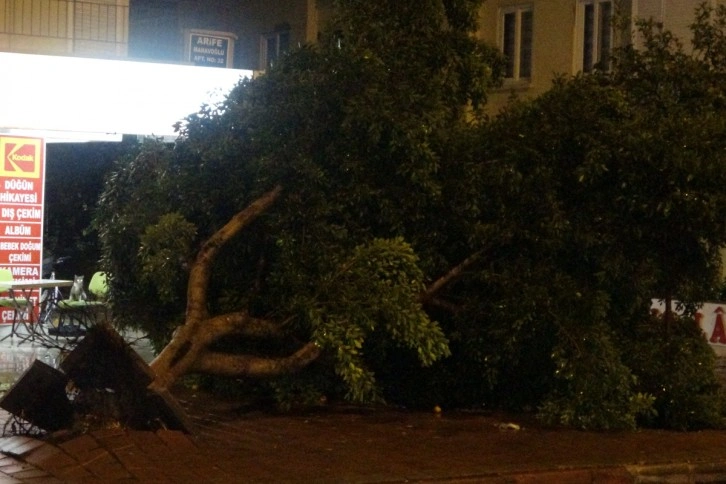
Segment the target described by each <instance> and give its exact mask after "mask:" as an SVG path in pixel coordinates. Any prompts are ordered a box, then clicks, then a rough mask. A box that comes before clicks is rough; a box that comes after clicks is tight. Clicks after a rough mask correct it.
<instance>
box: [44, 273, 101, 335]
mask: <svg viewBox="0 0 726 484" xmlns="http://www.w3.org/2000/svg"><path fill="white" fill-rule="evenodd" d="M88 292H89V294H90V297H89V298H87V299H83V300H79V301H71V300H69V299H63V300H61V301H58V307H57V310H58V327H57V328H51V329H50V330H49V332H50V333H51V334H53V335H55V336H80V335H82V334H83V333H85V329H84V328H85V327H88V326H89V325H91V324H93V323H95V322H96V321H97V320H98V313H99V311H103V314H104V319H106V313H105V310H106V296H107V294H108V279H107V276H106V273H105V272H96V273H94V274H93V276H92V277H91V280H90V281H89V283H88ZM74 322H75V323H77V324H74Z"/></svg>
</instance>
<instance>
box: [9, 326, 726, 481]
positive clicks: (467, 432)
mask: <svg viewBox="0 0 726 484" xmlns="http://www.w3.org/2000/svg"><path fill="white" fill-rule="evenodd" d="M138 344H140V347H139V350H140V351H141V352H142V353H143V352H144V351H145V349H144V344H143V342H138ZM146 349H147V350H148V347H147V348H146ZM56 356H57V354H55V353H54V350H46V349H44V348H42V347H37V346H33V345H30V344H27V343H24V344H21V345H17V344H13V343H12V342H10V341H9V340H6V342H4V343H3V344H0V377H2V376H3V375H5V376H7V378H11V377H12V375H13V374H15V376H17V373H18V372H19V371H22V370H23V369H24V368H25V367H27V366H28V365H29V364H30V363H32V361H33V360H34V359H35V358H38V359H41V360H44V361H46V362H48V363H49V364H53V362H54V359H55V358H56ZM173 393H174V394H175V396H176V397H177V398H178V399H179V402H180V403H181V404H182V406H183V407H184V408H185V409H186V410H187V412H188V414H189V416H190V418H191V420H192V422H193V423H194V427H195V434H194V435H186V434H183V433H180V432H174V431H158V432H142V431H133V430H124V429H120V428H115V429H104V430H100V431H96V432H92V433H89V434H86V435H81V436H76V437H74V438H70V437H67V438H56V439H45V440H37V439H34V438H30V437H26V436H9V437H0V484H2V483H21V482H32V483H58V482H84V483H85V482H154V483H167V482H168V483H187V482H189V483H225V484H226V483H248V482H249V483H264V482H270V483H272V482H274V483H278V482H283V483H284V482H287V483H323V484H325V483H402V482H446V483H485V484H494V483H497V484H500V483H553V484H554V483H571V484H579V483H594V482H598V483H640V482H643V483H645V482H677V483H680V482H683V483H686V482H688V483H692V482H726V431H702V432H689V433H682V432H665V431H656V430H643V431H638V432H582V431H576V430H569V429H549V428H545V427H542V426H539V425H538V424H537V423H536V422H534V421H528V420H526V419H525V420H517V417H512V416H503V415H486V414H476V413H462V412H447V411H444V412H443V413H442V414H435V413H433V412H404V411H397V410H394V409H386V408H362V407H342V406H325V407H321V408H319V409H316V410H314V411H310V412H307V413H303V414H300V413H292V414H275V413H266V412H260V411H250V410H249V409H243V408H241V407H240V405H239V404H238V403H236V402H229V401H224V400H221V399H218V398H213V397H210V396H209V395H206V394H204V393H200V392H192V391H191V390H188V389H177V390H176V391H175V392H173ZM7 419H8V416H7V414H5V415H2V414H0V425H1V424H2V423H4V422H6V420H7ZM510 419H512V420H513V421H512V420H510ZM510 423H514V424H516V425H510ZM5 434H6V435H9V434H10V432H5Z"/></svg>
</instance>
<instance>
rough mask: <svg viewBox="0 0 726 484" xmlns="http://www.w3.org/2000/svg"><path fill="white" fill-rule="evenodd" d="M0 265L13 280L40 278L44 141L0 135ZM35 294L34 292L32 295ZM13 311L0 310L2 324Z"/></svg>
mask: <svg viewBox="0 0 726 484" xmlns="http://www.w3.org/2000/svg"><path fill="white" fill-rule="evenodd" d="M0 156H2V160H0V267H3V268H8V269H10V271H11V272H12V273H13V278H14V279H39V278H41V268H42V258H43V193H44V183H45V142H44V140H43V139H40V138H26V137H18V136H0ZM34 296H35V297H37V294H35V295H34ZM12 317H13V312H12V311H2V312H0V321H1V322H2V323H9V322H12Z"/></svg>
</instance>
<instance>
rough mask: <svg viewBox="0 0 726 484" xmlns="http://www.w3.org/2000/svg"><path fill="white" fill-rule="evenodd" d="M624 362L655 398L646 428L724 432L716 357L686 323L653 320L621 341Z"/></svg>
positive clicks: (688, 320) (691, 324) (640, 386)
mask: <svg viewBox="0 0 726 484" xmlns="http://www.w3.org/2000/svg"><path fill="white" fill-rule="evenodd" d="M623 355H624V356H623V359H624V361H625V362H626V363H627V365H628V366H629V367H630V368H632V371H633V373H634V374H635V375H636V376H637V378H638V385H637V388H638V389H639V391H641V392H646V393H648V394H650V395H653V398H654V404H653V409H654V412H653V413H652V414H650V415H646V416H645V418H643V419H642V423H643V424H644V425H648V426H653V427H658V428H671V429H676V430H697V429H702V428H714V427H716V428H723V426H724V423H726V421H725V420H724V418H725V416H726V401H725V400H724V395H723V391H722V390H721V388H720V385H719V382H718V380H717V378H716V377H715V375H714V361H715V355H714V352H713V350H712V349H711V348H710V347H709V345H708V343H707V342H706V339H705V338H704V337H703V332H702V331H701V329H700V328H699V327H698V325H697V324H696V323H695V322H694V320H693V319H691V318H690V317H683V318H678V319H676V320H675V321H673V322H671V324H666V322H665V321H663V319H662V318H655V317H652V318H651V319H649V320H647V321H644V322H642V323H640V324H638V325H636V326H635V328H634V331H633V334H632V335H630V337H629V338H628V339H626V340H625V341H624V350H623Z"/></svg>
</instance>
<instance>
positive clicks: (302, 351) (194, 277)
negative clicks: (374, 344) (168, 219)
mask: <svg viewBox="0 0 726 484" xmlns="http://www.w3.org/2000/svg"><path fill="white" fill-rule="evenodd" d="M281 193H282V187H280V186H277V187H275V188H273V189H272V190H270V191H269V192H267V193H265V194H263V195H262V196H261V197H259V198H258V199H257V200H255V201H254V202H252V203H251V204H250V205H249V206H248V207H246V208H245V209H244V210H242V211H241V212H239V213H238V214H237V215H235V216H234V217H233V218H232V219H231V220H230V221H229V222H227V224H225V225H224V227H222V228H221V229H219V230H218V231H217V232H216V233H215V234H214V235H212V236H211V237H210V238H209V239H208V240H207V241H206V242H205V243H204V244H203V245H202V247H201V249H200V250H199V252H198V254H197V257H196V259H195V261H194V264H193V265H192V268H191V271H190V273H189V282H188V285H187V309H186V317H185V321H184V324H183V325H182V326H180V327H179V328H178V329H177V331H176V333H175V334H174V336H173V337H172V339H171V341H170V342H169V344H168V345H167V346H166V347H165V348H164V349H163V350H162V351H161V353H159V355H158V356H157V357H156V358H155V359H154V361H152V362H151V364H150V366H151V368H152V369H153V370H154V372H155V374H156V378H155V380H154V382H153V383H152V387H154V388H155V389H168V388H169V387H170V386H171V385H173V384H174V382H175V381H176V380H177V379H178V378H179V377H181V376H183V375H185V374H188V373H192V372H204V373H210V374H217V375H226V376H252V377H270V376H275V375H281V374H285V373H291V372H294V371H297V370H300V369H302V368H304V367H305V366H307V365H309V364H310V363H311V362H313V361H315V360H316V359H317V358H318V356H319V355H320V348H319V347H318V346H317V345H315V344H314V343H307V344H304V345H302V347H301V348H299V349H298V350H297V351H296V352H295V353H293V354H292V355H290V356H287V357H280V358H260V357H255V356H250V355H233V354H222V353H217V352H214V351H212V350H211V349H210V347H211V345H212V344H213V343H214V342H215V341H217V340H218V339H220V338H221V337H224V336H228V335H243V336H252V337H269V336H278V335H281V334H282V332H281V331H280V327H279V325H278V324H276V323H275V322H273V321H268V320H264V319H259V318H255V317H252V316H250V315H249V314H248V313H246V312H244V311H240V312H234V313H228V314H222V315H216V316H210V315H209V313H208V310H207V291H208V288H209V281H210V278H211V268H212V264H213V262H214V259H215V257H216V256H217V254H218V253H219V250H220V249H221V248H222V247H223V246H224V245H225V244H226V243H227V242H228V241H229V240H230V239H231V238H232V237H234V236H235V235H237V234H238V233H239V232H241V231H242V230H244V229H245V228H246V227H248V226H249V225H250V224H251V223H252V222H253V221H254V220H255V219H257V218H258V217H259V216H260V215H262V214H263V213H264V212H265V211H267V209H269V208H270V207H271V206H272V205H273V204H274V203H275V202H276V201H277V199H278V198H279V197H280V194H281Z"/></svg>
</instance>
